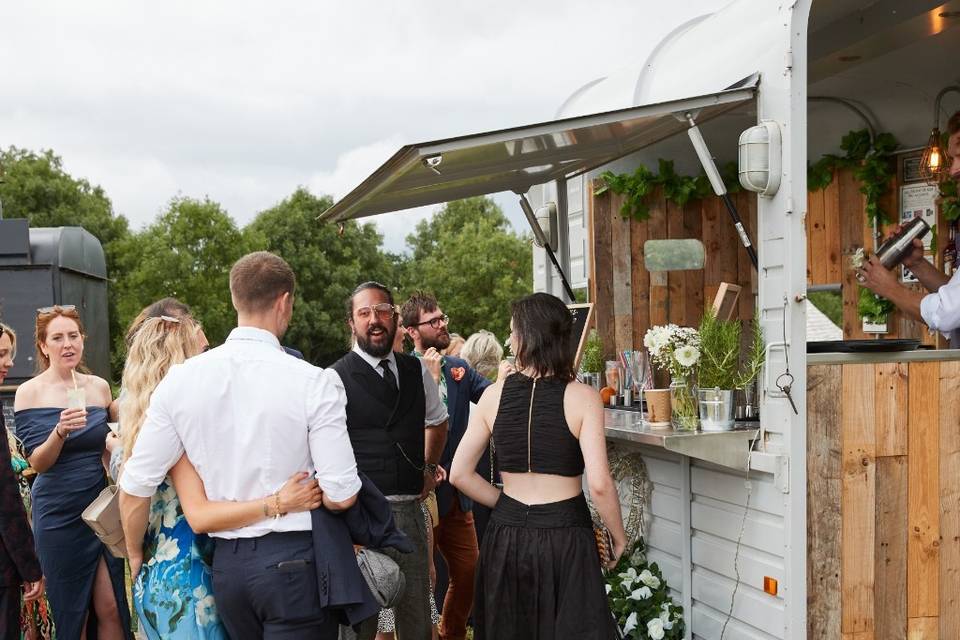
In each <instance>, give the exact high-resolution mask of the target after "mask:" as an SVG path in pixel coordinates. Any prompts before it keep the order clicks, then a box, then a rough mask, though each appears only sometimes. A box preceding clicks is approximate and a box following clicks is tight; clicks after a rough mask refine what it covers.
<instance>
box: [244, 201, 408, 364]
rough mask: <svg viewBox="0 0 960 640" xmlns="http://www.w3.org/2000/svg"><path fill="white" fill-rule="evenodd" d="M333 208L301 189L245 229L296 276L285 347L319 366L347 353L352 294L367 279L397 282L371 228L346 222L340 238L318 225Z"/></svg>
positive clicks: (253, 244) (251, 239)
mask: <svg viewBox="0 0 960 640" xmlns="http://www.w3.org/2000/svg"><path fill="white" fill-rule="evenodd" d="M331 204H332V202H331V200H330V198H329V197H326V196H324V197H322V198H318V197H316V196H314V195H312V194H311V193H310V192H309V191H307V190H306V189H304V188H299V189H297V190H296V191H295V192H294V193H293V194H292V195H291V196H290V197H288V198H287V199H285V200H283V201H282V202H281V203H279V204H278V205H276V206H274V207H272V208H270V209H267V210H266V211H262V212H261V213H260V214H259V215H258V216H257V217H256V219H255V220H254V221H253V222H251V223H250V224H249V225H248V226H247V228H246V229H244V236H245V237H246V239H247V243H248V244H249V246H251V247H253V248H256V249H265V250H267V251H272V252H274V253H276V254H277V255H279V256H282V257H283V258H284V259H285V260H286V261H287V262H289V263H290V266H291V267H292V268H293V271H294V273H296V275H297V295H296V300H295V303H294V310H293V320H292V321H291V324H290V328H289V330H288V331H287V335H286V336H285V337H284V344H287V345H289V346H292V347H294V348H296V349H299V350H300V351H302V352H303V354H304V356H305V357H306V359H307V360H309V361H310V362H312V363H314V364H317V365H320V366H327V365H329V364H331V363H332V362H334V361H335V360H336V359H337V358H339V357H340V356H341V355H343V353H344V352H345V351H346V350H347V349H348V348H349V342H348V341H349V336H350V330H349V328H348V326H347V324H346V315H345V311H344V303H345V302H346V299H347V297H348V296H349V295H350V293H351V292H352V291H353V289H354V288H355V287H356V286H357V285H358V284H360V283H361V282H365V281H367V280H377V281H379V282H382V283H384V284H386V285H387V286H393V283H394V282H395V280H396V278H395V275H394V266H393V265H392V264H391V261H390V260H389V259H388V257H387V256H386V254H384V253H383V252H382V251H381V250H380V244H381V242H382V237H381V236H380V234H379V233H377V230H376V228H375V227H374V226H373V225H370V224H365V225H359V224H357V223H355V222H352V221H351V222H347V223H345V225H344V231H343V234H342V235H340V234H339V232H338V228H337V226H336V225H332V224H322V223H320V222H317V216H319V215H320V214H321V213H323V211H324V210H326V209H327V208H328V207H329V206H330V205H331Z"/></svg>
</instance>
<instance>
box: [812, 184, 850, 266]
mask: <svg viewBox="0 0 960 640" xmlns="http://www.w3.org/2000/svg"><path fill="white" fill-rule="evenodd" d="M823 235H824V255H823V256H822V260H823V262H824V265H825V274H826V275H825V276H824V280H825V283H826V284H836V283H839V282H843V269H844V268H846V265H844V264H843V250H842V249H841V246H840V188H839V186H838V185H837V183H836V182H831V183H830V184H829V185H828V186H827V188H826V189H824V190H823ZM817 259H818V260H820V259H821V256H817ZM847 264H849V263H847Z"/></svg>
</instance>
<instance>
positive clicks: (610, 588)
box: [603, 582, 613, 595]
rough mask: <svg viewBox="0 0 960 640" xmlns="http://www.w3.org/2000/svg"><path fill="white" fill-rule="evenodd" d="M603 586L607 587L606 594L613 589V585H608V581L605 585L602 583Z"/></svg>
mask: <svg viewBox="0 0 960 640" xmlns="http://www.w3.org/2000/svg"><path fill="white" fill-rule="evenodd" d="M603 586H605V587H606V588H607V595H610V591H611V590H612V589H613V587H611V586H610V583H609V582H608V583H607V584H605V585H603Z"/></svg>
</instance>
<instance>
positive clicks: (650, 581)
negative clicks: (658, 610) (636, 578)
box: [640, 569, 660, 589]
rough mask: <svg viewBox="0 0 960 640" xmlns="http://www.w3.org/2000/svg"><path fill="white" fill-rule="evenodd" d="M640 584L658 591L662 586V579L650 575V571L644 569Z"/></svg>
mask: <svg viewBox="0 0 960 640" xmlns="http://www.w3.org/2000/svg"><path fill="white" fill-rule="evenodd" d="M640 582H642V583H643V584H645V585H647V586H648V587H650V588H651V589H656V588H658V587H659V586H660V578H658V577H657V576H655V575H653V574H652V573H650V570H649V569H644V570H643V573H641V574H640Z"/></svg>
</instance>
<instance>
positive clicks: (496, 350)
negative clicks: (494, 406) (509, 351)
mask: <svg viewBox="0 0 960 640" xmlns="http://www.w3.org/2000/svg"><path fill="white" fill-rule="evenodd" d="M460 357H461V358H463V359H464V360H466V361H467V364H469V365H470V366H471V367H473V368H474V369H476V370H477V371H479V372H480V375H482V376H483V377H484V378H488V379H490V380H493V379H494V378H496V377H497V369H498V368H499V367H500V361H501V360H502V359H503V345H501V344H500V341H499V340H497V337H496V336H495V335H493V334H492V333H490V332H489V331H485V330H483V329H481V330H480V331H477V332H476V333H475V334H473V335H472V336H470V337H469V338H467V341H466V342H464V343H463V348H461V349H460Z"/></svg>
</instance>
